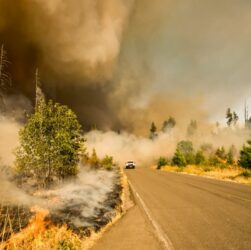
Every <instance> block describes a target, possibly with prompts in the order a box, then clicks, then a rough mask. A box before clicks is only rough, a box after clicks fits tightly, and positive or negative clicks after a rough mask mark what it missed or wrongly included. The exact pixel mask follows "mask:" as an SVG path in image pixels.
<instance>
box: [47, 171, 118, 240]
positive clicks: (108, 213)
mask: <svg viewBox="0 0 251 250" xmlns="http://www.w3.org/2000/svg"><path fill="white" fill-rule="evenodd" d="M121 191H122V187H121V181H120V174H119V170H118V169H116V170H113V171H107V170H92V169H90V168H84V170H81V172H80V174H79V175H78V178H77V179H75V180H74V181H71V182H69V183H65V184H63V185H62V186H61V187H58V188H56V189H54V190H52V191H49V195H50V196H51V197H54V202H52V204H51V205H50V207H49V211H50V215H49V218H48V219H49V220H50V221H52V222H53V224H56V225H59V226H60V225H63V224H66V225H68V226H69V228H70V229H72V230H73V231H74V232H75V233H77V234H79V235H81V236H89V235H90V233H91V231H93V230H94V231H99V230H100V229H101V228H102V227H103V226H104V225H106V224H108V223H109V222H110V221H111V220H112V218H113V217H114V216H115V214H116V212H117V209H119V207H120V206H119V205H120V204H121V199H120V194H121Z"/></svg>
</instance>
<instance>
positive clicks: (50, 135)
mask: <svg viewBox="0 0 251 250" xmlns="http://www.w3.org/2000/svg"><path fill="white" fill-rule="evenodd" d="M19 137H20V146H19V147H18V149H17V151H16V166H17V170H18V171H20V172H21V173H23V174H27V175H29V176H33V177H35V178H37V180H41V181H42V184H43V185H44V186H45V187H46V186H47V185H48V184H49V183H50V182H51V181H52V180H53V179H54V178H58V179H64V178H65V177H68V176H74V175H76V174H77V172H78V167H77V165H78V162H79V158H80V154H81V152H83V149H84V147H83V146H84V140H83V137H82V135H81V126H80V124H79V122H78V119H77V116H76V115H75V113H74V112H73V111H72V110H70V109H69V108H68V107H67V106H64V105H60V104H59V103H54V102H53V101H49V102H48V103H46V101H45V100H44V98H41V99H40V100H39V102H38V104H37V106H36V109H35V113H34V114H32V115H31V116H30V117H29V119H28V122H27V124H26V125H25V126H24V128H22V129H21V130H20V132H19Z"/></svg>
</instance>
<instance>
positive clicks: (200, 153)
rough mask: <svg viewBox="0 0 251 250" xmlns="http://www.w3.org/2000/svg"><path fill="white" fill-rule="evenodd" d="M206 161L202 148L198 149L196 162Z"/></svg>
mask: <svg viewBox="0 0 251 250" xmlns="http://www.w3.org/2000/svg"><path fill="white" fill-rule="evenodd" d="M205 162H206V157H205V155H204V154H203V152H202V151H201V150H199V151H197V153H196V155H195V164H196V165H202V164H204V163H205Z"/></svg>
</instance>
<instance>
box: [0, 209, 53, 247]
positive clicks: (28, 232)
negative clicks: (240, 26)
mask: <svg viewBox="0 0 251 250" xmlns="http://www.w3.org/2000/svg"><path fill="white" fill-rule="evenodd" d="M31 211H32V212H34V213H35V215H34V216H33V217H32V218H31V219H30V222H29V225H28V226H27V227H26V228H25V229H23V230H22V231H21V232H19V233H17V234H15V235H13V236H12V237H11V238H10V239H9V240H8V241H7V242H5V243H3V244H2V245H0V249H6V250H13V249H20V248H19V247H18V246H19V245H22V243H24V242H29V241H32V240H33V239H34V238H36V237H37V236H38V235H40V234H41V233H43V232H44V231H45V230H46V227H47V226H48V224H49V222H46V221H45V218H46V216H47V215H48V214H49V211H48V210H47V209H44V208H40V207H38V206H34V207H32V208H31Z"/></svg>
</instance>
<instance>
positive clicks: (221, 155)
mask: <svg viewBox="0 0 251 250" xmlns="http://www.w3.org/2000/svg"><path fill="white" fill-rule="evenodd" d="M215 155H216V156H217V157H219V158H220V159H221V160H226V158H227V155H226V150H225V148H224V147H223V146H222V147H220V148H218V149H217V150H216V152H215Z"/></svg>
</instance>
